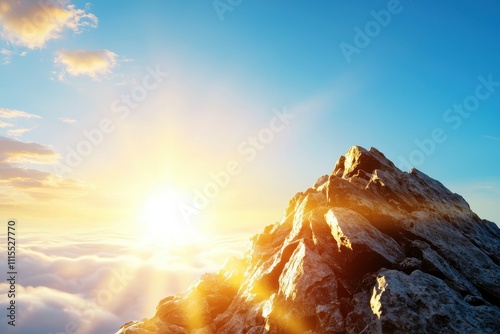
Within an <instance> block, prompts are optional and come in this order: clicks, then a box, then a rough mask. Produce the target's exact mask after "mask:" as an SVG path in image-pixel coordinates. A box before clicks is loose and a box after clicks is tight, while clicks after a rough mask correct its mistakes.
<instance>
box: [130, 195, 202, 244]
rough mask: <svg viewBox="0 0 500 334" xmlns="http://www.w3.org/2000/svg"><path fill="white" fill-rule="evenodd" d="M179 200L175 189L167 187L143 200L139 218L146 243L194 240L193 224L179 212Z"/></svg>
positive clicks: (182, 242)
mask: <svg viewBox="0 0 500 334" xmlns="http://www.w3.org/2000/svg"><path fill="white" fill-rule="evenodd" d="M181 200H182V199H181V197H180V195H179V194H178V193H177V192H176V191H174V190H172V189H168V190H167V191H165V192H164V193H160V194H156V195H154V196H151V197H150V198H149V199H148V200H147V201H146V202H145V204H144V206H143V208H142V212H141V216H140V219H139V220H140V222H141V226H140V228H141V230H142V229H144V230H143V233H141V234H142V235H143V236H144V241H145V242H146V243H148V244H150V243H162V244H165V243H168V244H174V245H179V244H186V243H191V242H194V240H193V239H195V238H196V234H195V231H194V229H193V226H192V224H191V223H190V222H187V221H185V220H184V219H183V218H182V216H181V214H180V209H179V205H180V203H181Z"/></svg>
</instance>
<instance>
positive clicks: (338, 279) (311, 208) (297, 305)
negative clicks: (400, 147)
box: [117, 146, 500, 334]
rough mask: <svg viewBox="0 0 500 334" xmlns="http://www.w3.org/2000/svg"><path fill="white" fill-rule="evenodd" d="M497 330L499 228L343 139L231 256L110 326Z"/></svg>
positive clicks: (420, 177) (126, 330) (141, 332)
mask: <svg viewBox="0 0 500 334" xmlns="http://www.w3.org/2000/svg"><path fill="white" fill-rule="evenodd" d="M499 330H500V229H499V228H498V227H497V226H496V225H495V224H494V223H492V222H490V221H487V220H482V219H480V218H479V217H478V216H477V215H476V214H475V213H474V212H472V211H471V209H470V207H469V205H468V204H467V202H466V201H465V200H464V199H463V198H462V197H461V196H460V195H457V194H454V193H452V192H451V191H450V190H448V189H447V188H446V187H445V186H443V184H441V183H440V182H438V181H436V180H434V179H432V178H430V177H429V176H427V175H425V174H424V173H422V172H420V171H418V170H416V169H412V170H411V171H410V172H408V173H407V172H403V171H401V170H399V169H398V168H397V167H396V166H395V165H394V164H393V163H392V162H391V161H389V160H388V159H387V158H386V157H385V156H384V155H383V154H382V153H381V152H379V151H378V150H376V149H374V148H370V150H366V149H364V148H362V147H359V146H354V147H351V148H350V149H349V151H348V152H347V154H346V155H345V156H341V157H340V158H339V160H338V161H337V163H336V164H335V168H334V170H333V172H332V173H331V174H330V175H324V176H322V177H320V178H319V179H318V180H317V181H316V183H315V184H314V186H313V187H312V188H309V189H307V190H306V191H305V192H300V193H297V194H296V195H295V196H294V197H293V198H292V199H291V201H290V203H289V206H288V208H287V209H286V211H285V215H284V217H283V218H282V220H281V221H280V222H278V223H275V224H274V225H270V226H267V227H266V228H265V229H264V231H263V232H262V233H261V234H258V235H256V236H254V237H253V238H252V242H251V245H250V247H249V249H248V251H247V253H246V254H245V256H244V257H243V258H242V259H236V258H233V259H230V260H228V262H227V263H226V264H225V266H224V267H223V269H221V270H220V271H219V273H217V274H205V275H203V276H201V277H200V278H199V279H198V280H197V281H196V282H194V284H193V285H192V286H191V287H190V288H189V290H188V291H186V292H184V293H181V294H178V295H176V296H172V297H167V298H165V299H163V300H162V301H160V303H159V305H158V307H157V310H156V313H155V314H154V316H153V317H151V318H149V319H143V320H142V321H132V322H129V323H127V324H125V325H124V326H123V327H122V328H121V329H120V330H119V331H118V332H117V333H119V334H132V333H135V334H150V333H169V334H177V333H179V334H181V333H196V334H201V333H227V334H235V333H251V334H261V333H262V334H263V333H301V334H302V333H305V334H314V333H498V331H499Z"/></svg>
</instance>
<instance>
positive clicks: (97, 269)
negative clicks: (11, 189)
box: [0, 231, 248, 334]
mask: <svg viewBox="0 0 500 334" xmlns="http://www.w3.org/2000/svg"><path fill="white" fill-rule="evenodd" d="M247 240H248V236H234V235H233V236H225V237H219V238H211V239H205V241H204V242H199V240H198V241H197V242H196V243H191V244H185V245H176V246H175V247H168V245H164V246H165V247H162V246H161V245H148V244H147V243H146V244H144V243H142V244H140V243H138V242H137V240H135V237H134V236H133V235H126V234H122V235H116V234H114V235H113V234H111V233H109V234H105V233H104V232H102V231H100V232H94V233H75V234H69V233H68V234H61V235H54V234H53V233H49V232H44V231H32V232H30V233H27V232H24V233H23V235H22V237H19V238H18V240H17V246H18V247H17V256H16V264H17V268H16V269H17V271H18V275H17V277H16V279H17V281H16V297H15V301H16V322H15V324H16V326H15V328H13V327H12V326H9V325H8V323H7V321H8V320H9V319H8V318H7V316H6V315H7V307H8V305H9V301H10V299H9V298H8V290H9V287H10V284H9V283H8V282H7V281H6V279H4V280H2V281H1V283H0V310H1V311H0V316H1V317H0V319H1V320H0V332H1V333H16V334H33V333H47V334H62V333H65V334H69V333H71V334H74V333H79V334H87V333H91V334H104V333H114V332H116V331H117V330H118V329H119V328H120V327H121V326H122V325H123V324H124V323H126V322H128V321H130V320H137V319H142V318H144V317H151V316H152V315H153V314H154V312H155V308H156V305H157V304H158V302H159V301H160V300H161V299H163V298H164V297H166V296H168V295H173V294H176V293H179V292H181V291H184V290H185V289H186V288H187V287H188V286H189V285H190V284H192V283H193V282H194V281H195V280H196V279H197V278H198V277H199V276H200V275H201V274H203V273H205V272H214V271H218V269H220V267H221V266H222V265H223V263H224V261H225V259H227V258H229V257H230V256H242V255H243V249H244V248H245V246H246V244H247ZM0 255H1V257H0V261H1V262H0V267H1V268H2V269H1V270H2V271H1V272H2V276H4V275H6V272H7V268H6V264H7V258H6V256H7V249H6V244H5V243H3V245H2V246H0ZM2 313H3V314H2Z"/></svg>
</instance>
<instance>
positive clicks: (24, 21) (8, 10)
mask: <svg viewBox="0 0 500 334" xmlns="http://www.w3.org/2000/svg"><path fill="white" fill-rule="evenodd" d="M97 24H98V19H97V17H96V16H95V15H94V14H92V13H88V12H87V9H77V8H76V7H75V5H72V4H69V3H68V1H31V0H2V1H0V38H1V39H3V40H5V41H6V42H8V43H11V44H13V45H17V46H22V47H27V48H29V49H35V48H42V47H44V46H45V44H46V43H47V42H48V41H50V40H52V39H58V38H60V37H61V34H62V32H63V31H65V30H70V31H73V32H75V33H79V32H81V30H82V29H83V28H84V27H92V28H95V27H97Z"/></svg>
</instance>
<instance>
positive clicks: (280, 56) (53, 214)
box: [0, 0, 500, 333]
mask: <svg viewBox="0 0 500 334" xmlns="http://www.w3.org/2000/svg"><path fill="white" fill-rule="evenodd" d="M214 3H215V4H216V5H217V6H218V7H217V8H219V9H217V8H216V7H215V6H214ZM231 3H232V4H233V5H229V1H227V0H220V1H216V2H212V1H201V0H198V1H159V0H158V1H143V2H141V3H140V4H139V3H137V2H132V1H100V2H91V3H87V2H86V1H56V0H54V1H47V2H38V1H31V0H29V1H28V0H20V1H15V0H0V203H2V205H0V215H1V216H2V217H12V218H15V219H17V220H18V221H19V222H20V224H22V226H23V228H26V231H27V230H28V228H32V229H36V232H33V233H32V234H28V232H26V234H25V236H24V237H25V238H26V239H25V240H26V242H27V243H26V245H27V246H26V247H25V248H24V249H23V250H22V251H20V261H25V262H26V263H37V264H38V265H37V266H33V267H32V268H28V269H26V270H30V272H27V273H29V274H30V275H25V277H31V278H30V279H29V280H26V281H22V282H20V287H21V288H23V289H25V290H23V291H24V295H25V297H23V298H24V299H22V300H21V301H20V302H21V304H22V303H24V305H26V306H25V307H26V309H28V308H27V307H28V305H30V306H31V307H30V308H29V309H30V312H31V313H29V314H27V315H26V316H29V318H30V319H39V320H40V322H39V323H40V326H41V327H43V330H44V331H45V332H60V331H61V330H62V328H61V326H63V325H64V324H65V323H66V322H67V321H70V320H71V319H72V317H74V316H75V314H73V313H75V312H74V310H77V309H78V307H79V306H78V305H79V304H81V303H85V300H87V302H88V300H92V298H94V297H95V296H94V295H93V293H94V292H95V291H98V292H99V291H101V292H102V291H104V290H103V289H105V287H106V284H107V283H109V279H110V278H109V272H107V271H105V270H104V271H103V270H100V269H99V268H101V269H102V268H108V271H111V269H113V270H115V269H116V270H120V268H121V267H122V266H123V263H127V265H130V267H132V268H134V270H138V268H144V270H146V271H142V269H141V272H147V276H148V279H151V280H152V281H154V280H155V279H156V280H158V278H159V277H160V278H161V277H168V279H169V280H171V281H172V282H173V283H172V284H167V285H165V284H162V285H161V287H162V289H163V290H161V291H162V292H161V293H164V294H167V293H175V292H177V291H180V290H182V289H184V288H185V285H186V284H187V282H191V281H192V279H194V278H195V277H196V276H197V275H199V273H200V270H201V269H200V268H201V267H202V269H203V270H207V271H210V270H216V269H217V268H218V267H220V265H222V263H223V261H224V259H225V258H227V256H229V255H235V254H240V252H241V249H242V248H243V247H244V242H243V241H244V240H246V239H247V238H248V237H250V236H251V235H252V234H253V233H257V232H260V231H261V230H262V228H263V227H264V226H266V225H269V224H272V223H274V222H275V221H278V220H279V219H280V218H281V215H282V213H283V210H284V209H286V206H287V204H288V201H289V199H290V198H292V197H293V196H294V194H295V193H296V192H298V191H305V190H306V189H307V188H308V187H310V186H312V185H313V184H314V182H315V180H316V179H317V178H318V177H319V176H321V175H324V174H328V173H330V172H331V171H332V169H333V167H334V164H335V162H336V160H337V159H338V157H339V156H340V155H342V154H344V153H345V152H346V151H347V150H348V149H349V147H351V146H352V145H361V146H364V147H366V148H369V147H370V146H373V147H376V148H378V149H379V150H381V151H382V152H384V153H385V154H386V156H387V157H388V158H389V159H391V160H393V161H394V162H395V163H396V164H397V165H399V166H402V165H407V166H405V168H407V167H409V165H408V164H407V163H402V161H403V160H405V161H409V162H410V163H413V165H414V166H415V167H417V168H418V169H420V170H422V171H423V172H425V173H427V174H428V175H430V176H431V177H433V178H436V179H438V180H440V181H441V182H443V183H444V184H445V185H446V186H447V187H449V188H450V189H451V190H452V191H455V192H457V193H459V194H461V195H462V196H464V197H465V199H466V200H467V201H468V202H469V203H470V204H471V206H472V209H473V210H474V211H475V212H476V213H478V214H479V216H481V217H482V218H487V219H490V220H493V221H495V222H496V223H499V222H500V213H499V211H498V207H499V206H500V175H499V173H498V165H499V164H500V128H499V121H500V116H499V110H500V68H499V61H498V52H499V50H500V35H499V34H498V32H499V31H500V11H499V10H498V9H499V8H500V6H499V4H498V3H497V2H495V1H493V0H490V1H486V0H485V1H480V2H476V3H474V2H470V1H448V0H447V1H439V2H435V1H423V0H413V1H410V0H401V1H400V2H398V1H364V2H362V3H360V2H354V1H347V0H340V1H314V3H311V2H306V1H283V0H281V1H277V0H275V1H249V0H242V1H237V0H234V1H232V2H231ZM221 8H222V9H221ZM223 8H225V9H226V10H225V11H224V10H223ZM388 14H390V19H389V16H388ZM376 17H378V21H377V18H376ZM381 22H382V23H381ZM360 32H361V33H360ZM346 48H347V49H346ZM343 50H344V51H343ZM345 50H351V51H352V50H355V51H353V52H354V53H350V54H347V56H346V52H345ZM167 73H168V74H167ZM127 99H128V100H127ZM127 101H128V102H127ZM461 105H465V106H462V107H461ZM460 108H461V109H460ZM468 110H471V111H468ZM256 138H257V139H256ZM255 140H257V142H255ZM419 143H420V144H419ZM254 144H255V145H256V146H253V145H254ZM72 152H73V153H72ZM75 152H76V155H75ZM79 152H80V153H79ZM82 152H83V153H82ZM84 153H85V154H84ZM180 208H184V211H180V210H179V209H180ZM186 208H187V210H188V211H186ZM96 226H99V227H100V228H106V229H107V232H96V231H97V230H96V229H95V228H96ZM70 227H73V228H75V229H77V230H79V232H80V233H81V235H80V234H78V235H75V237H73V238H68V237H67V235H62V236H57V237H56V236H54V237H51V235H52V234H53V232H54V233H55V232H56V231H59V232H61V231H64V233H66V231H67V230H68V229H69V228H70ZM99 231H100V230H99ZM109 231H111V232H109ZM130 231H131V232H132V233H130ZM114 232H116V233H118V232H119V233H120V235H118V236H117V235H113V233H114ZM121 233H125V234H126V235H127V236H126V237H123V236H122V235H121ZM104 235H106V236H107V237H103V236H104ZM80 236H81V237H80ZM51 238H52V239H51ZM200 240H201V241H200ZM116 245H118V247H117V246H116ZM144 245H146V247H144V248H143V249H136V248H140V247H142V246H144ZM156 251H158V253H156ZM2 254H4V252H3V251H2ZM164 254H166V255H165V258H163V255H164ZM160 255H161V256H160ZM41 259H42V260H43V261H41ZM165 259H167V260H168V261H165ZM127 261H128V262H127ZM162 263H163V264H162ZM200 263H204V264H205V265H204V266H201V267H200ZM159 264H160V266H158V265H159ZM67 265H72V266H74V268H75V270H74V271H64V270H63V269H64V268H66V266H67ZM88 266H94V267H92V268H94V269H95V271H96V275H90V276H89V275H80V274H79V272H78V268H82V267H84V268H87V267H88ZM166 266H167V267H168V268H166ZM61 268H62V269H61ZM57 282H65V284H59V283H57ZM151 286H152V287H154V286H155V285H154V284H151ZM5 288H6V284H0V291H3V289H5ZM134 289H135V290H134ZM128 290H133V291H135V292H134V293H135V294H134V295H137V294H138V293H140V291H138V290H137V285H134V286H132V285H130V286H128V287H127V288H126V289H125V290H124V291H125V293H124V295H123V296H120V297H116V300H118V301H122V300H123V301H126V300H127V298H128V297H127V291H128ZM4 295H5V294H3V293H2V294H0V296H4ZM147 297H148V298H150V299H144V298H143V300H141V301H140V303H139V304H134V303H127V302H123V303H122V302H120V303H119V304H120V305H127V307H124V308H122V307H111V306H109V305H108V306H109V307H107V306H106V305H102V303H99V301H97V302H96V301H95V300H94V301H93V303H94V304H93V306H92V307H95V309H99V310H102V311H103V312H101V313H99V314H100V318H99V319H97V320H99V321H97V320H96V321H91V320H92V319H90V320H89V319H86V320H85V321H87V320H88V321H87V322H88V324H86V322H85V321H84V322H85V324H84V322H82V326H83V325H85V326H87V325H88V326H90V327H86V328H85V332H88V333H102V332H109V330H110V328H116V326H119V325H120V324H122V323H124V322H126V321H128V320H130V319H134V318H141V317H143V316H144V315H145V314H150V313H151V312H154V307H155V305H156V302H157V301H158V300H159V299H161V296H160V297H158V296H157V292H155V291H149V294H148V296H147ZM2 298H3V297H0V305H3V303H6V300H5V298H4V299H2ZM122 298H123V299H122ZM134 298H135V297H134ZM67 303H70V304H71V305H72V306H74V307H73V308H72V307H66V306H67ZM96 303H97V304H96ZM46 305H51V307H50V308H48V307H45V306H46ZM89 305H90V304H89ZM105 306H106V307H105ZM88 307H90V306H88ZM63 309H64V310H63ZM68 310H69V311H68ZM54 314H57V319H58V321H59V322H58V324H57V325H54V323H52V324H50V322H47V321H45V322H43V321H41V320H43V319H52V318H53V317H54ZM101 315H102V316H101ZM76 316H78V312H76ZM51 317H52V318H51ZM30 323H32V322H31V321H29V322H28V321H27V322H25V324H26V326H27V327H24V328H21V329H20V331H19V333H24V332H26V333H28V332H30V330H31V329H30V327H29V326H30ZM92 324H93V325H92ZM92 326H94V327H92ZM38 329H39V328H38ZM23 331H24V332H23Z"/></svg>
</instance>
